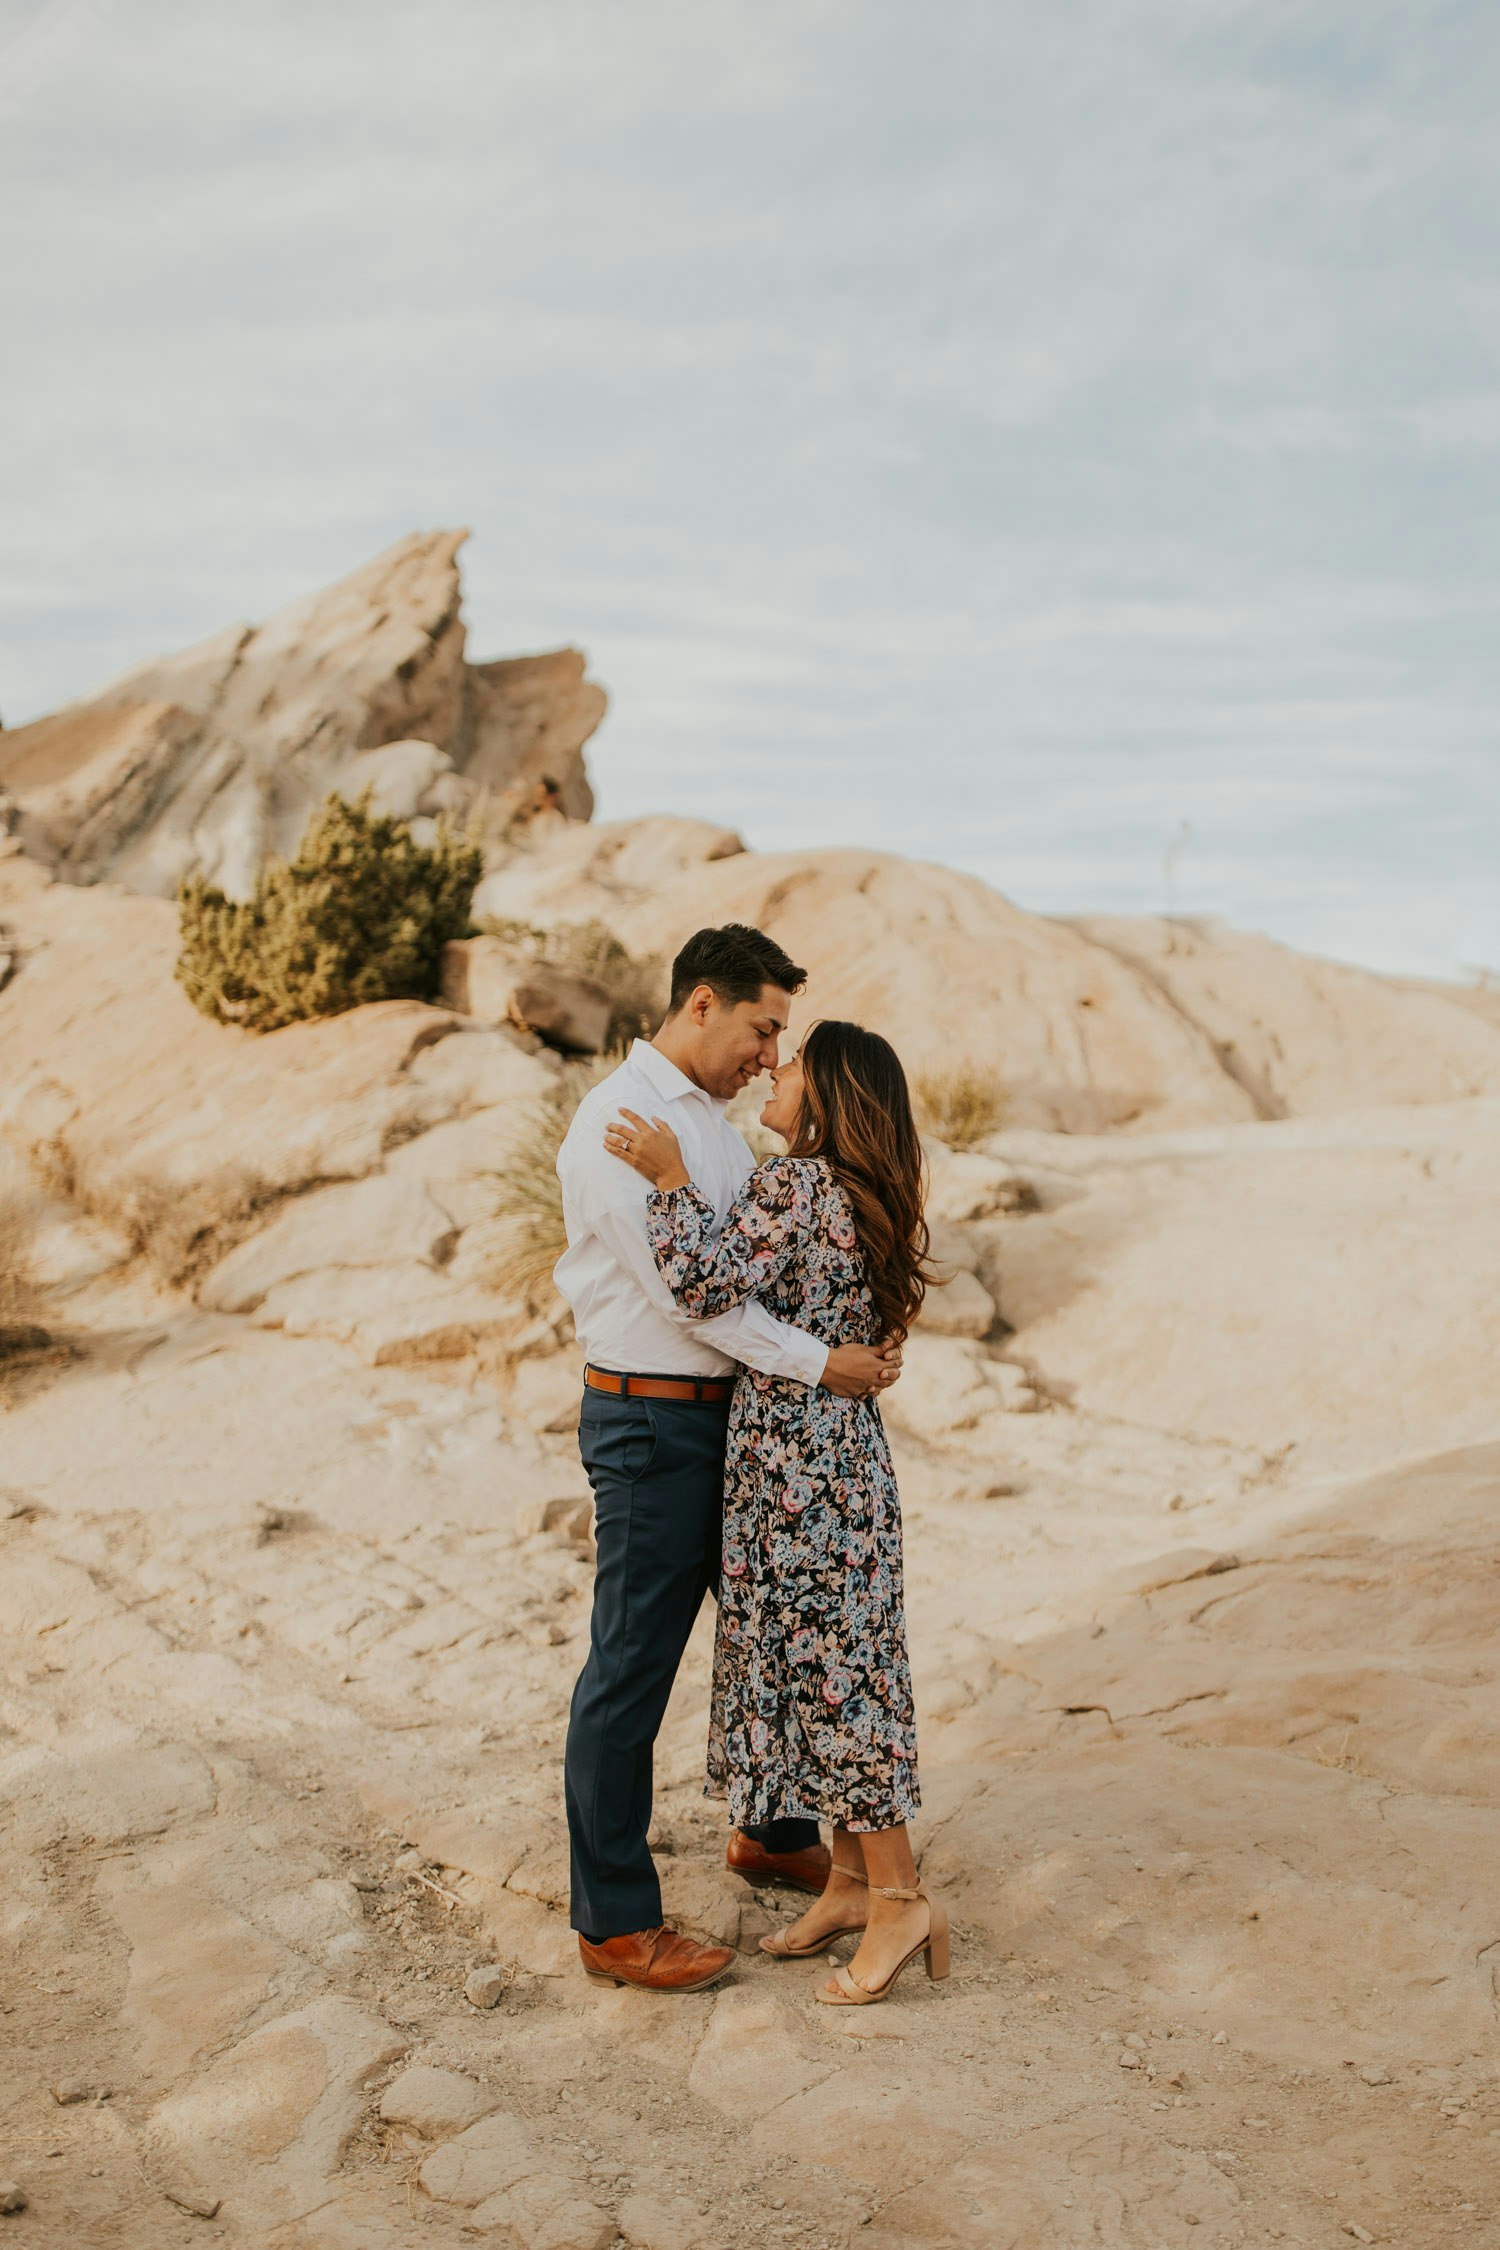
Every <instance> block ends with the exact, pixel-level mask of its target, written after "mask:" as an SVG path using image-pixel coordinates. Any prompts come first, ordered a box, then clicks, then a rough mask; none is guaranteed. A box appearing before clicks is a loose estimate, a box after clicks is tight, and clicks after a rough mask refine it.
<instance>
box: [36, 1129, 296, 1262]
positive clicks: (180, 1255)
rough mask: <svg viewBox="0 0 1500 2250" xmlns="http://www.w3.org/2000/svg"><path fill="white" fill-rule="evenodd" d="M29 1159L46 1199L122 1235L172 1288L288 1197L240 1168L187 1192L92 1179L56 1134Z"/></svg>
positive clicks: (173, 1184) (140, 1179)
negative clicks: (75, 1209) (50, 1197)
mask: <svg viewBox="0 0 1500 2250" xmlns="http://www.w3.org/2000/svg"><path fill="white" fill-rule="evenodd" d="M27 1154H28V1161H29V1163H30V1166H31V1170H32V1172H33V1174H34V1175H35V1177H36V1178H37V1180H38V1181H39V1182H40V1183H41V1185H42V1186H43V1187H45V1188H46V1189H47V1190H48V1192H49V1193H50V1194H53V1195H57V1196H61V1197H63V1198H64V1199H65V1200H66V1201H67V1202H69V1203H73V1204H76V1205H77V1207H78V1209H79V1210H80V1211H83V1212H85V1213H86V1214H87V1216H88V1217H89V1218H91V1219H97V1220H98V1221H99V1222H100V1224H101V1225H103V1226H107V1227H111V1228H113V1230H114V1232H115V1233H116V1234H119V1235H123V1237H124V1239H125V1241H126V1242H127V1243H128V1244H129V1246H130V1249H131V1252H132V1254H133V1255H134V1256H135V1257H138V1258H144V1260H145V1261H146V1263H147V1265H148V1266H150V1268H151V1270H152V1272H153V1273H154V1274H155V1275H156V1277H157V1279H158V1280H159V1281H164V1282H165V1283H166V1285H167V1287H168V1288H169V1289H186V1288H189V1287H190V1286H191V1285H192V1283H194V1282H195V1281H197V1280H198V1279H199V1277H200V1276H201V1275H202V1274H205V1273H207V1272H208V1270H209V1268H210V1267H211V1266H216V1265H217V1264H218V1262H219V1260H220V1259H221V1258H223V1257H226V1256H227V1255H228V1253H229V1252H230V1251H231V1250H232V1249H233V1248H234V1247H235V1244H236V1243H238V1242H243V1240H244V1239H245V1237H246V1235H247V1234H251V1233H253V1232H254V1230H255V1228H256V1227H257V1226H258V1225H260V1224H261V1223H262V1221H263V1220H264V1218H265V1215H266V1212H267V1211H268V1210H269V1209H271V1208H272V1206H274V1205H275V1204H277V1203H281V1202H284V1201H285V1200H286V1197H287V1195H288V1193H289V1192H291V1191H289V1190H287V1189H286V1188H278V1187H273V1186H272V1185H271V1183H270V1182H269V1181H267V1180H264V1179H262V1178H261V1177H260V1176H259V1174H257V1173H255V1172H251V1171H249V1170H248V1169H247V1168H246V1167H245V1166H243V1165H240V1164H224V1165H221V1166H220V1167H219V1169H218V1170H217V1171H215V1172H210V1173H208V1174H207V1175H206V1177H205V1178H203V1179H201V1180H194V1181H191V1182H189V1183H188V1184H187V1185H183V1184H182V1183H181V1182H179V1181H176V1180H165V1179H162V1178H161V1177H159V1176H158V1175H157V1174H155V1173H150V1172H124V1173H115V1174H96V1173H94V1172H92V1171H89V1170H85V1169H82V1168H80V1166H79V1164H78V1162H77V1161H76V1159H75V1158H74V1155H73V1152H72V1150H71V1149H70V1148H69V1146H68V1144H67V1141H66V1140H65V1139H64V1137H63V1135H62V1134H60V1133H58V1134H54V1135H53V1136H52V1138H51V1139H50V1140H45V1141H36V1142H33V1144H32V1146H31V1148H30V1149H29V1151H28V1152H27ZM307 1184H308V1185H309V1186H313V1185H316V1183H315V1182H312V1181H309V1182H308V1183H307Z"/></svg>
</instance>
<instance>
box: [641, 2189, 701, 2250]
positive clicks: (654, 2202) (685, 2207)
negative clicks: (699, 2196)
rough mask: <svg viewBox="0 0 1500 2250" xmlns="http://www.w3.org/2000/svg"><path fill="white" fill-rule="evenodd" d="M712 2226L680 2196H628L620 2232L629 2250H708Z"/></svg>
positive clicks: (694, 2205) (695, 2207) (691, 2204)
mask: <svg viewBox="0 0 1500 2250" xmlns="http://www.w3.org/2000/svg"><path fill="white" fill-rule="evenodd" d="M715 2231H716V2230H715V2226H714V2222H713V2220H712V2219H711V2218H704V2217H703V2215H702V2213H701V2212H700V2211H699V2209H698V2206H697V2205H696V2203H690V2202H688V2200H687V2198H686V2197H685V2196H680V2195H658V2194H645V2195H627V2196H626V2198H625V2201H624V2202H623V2203H622V2204H621V2205H620V2232H621V2234H622V2235H623V2236H624V2238H625V2240H626V2242H627V2243H628V2244H629V2245H630V2250H711V2246H713V2245H714V2244H715Z"/></svg>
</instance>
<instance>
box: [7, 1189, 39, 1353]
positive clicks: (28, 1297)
mask: <svg viewBox="0 0 1500 2250" xmlns="http://www.w3.org/2000/svg"><path fill="white" fill-rule="evenodd" d="M29 1232H30V1229H29V1228H28V1226H27V1223H26V1220H25V1217H24V1215H23V1213H22V1210H21V1208H20V1206H19V1205H18V1204H16V1203H14V1202H12V1201H11V1199H10V1198H9V1197H4V1198H0V1332H3V1331H5V1330H7V1329H14V1330H16V1331H17V1332H19V1331H21V1330H22V1329H24V1328H27V1327H29V1326H31V1325H33V1324H34V1321H35V1316H36V1309H37V1304H38V1301H39V1292H38V1290H37V1286H36V1283H35V1281H34V1279H33V1278H32V1272H31V1260H30V1257H29V1255H28V1249H27V1241H28V1235H29ZM4 1349H5V1345H4V1341H3V1334H0V1352H3V1351H4Z"/></svg>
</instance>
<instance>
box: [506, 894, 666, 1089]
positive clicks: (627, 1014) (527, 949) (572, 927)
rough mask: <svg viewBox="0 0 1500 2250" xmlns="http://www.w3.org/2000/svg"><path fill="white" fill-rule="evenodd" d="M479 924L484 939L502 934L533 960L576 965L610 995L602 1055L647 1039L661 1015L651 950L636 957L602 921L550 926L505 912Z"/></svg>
mask: <svg viewBox="0 0 1500 2250" xmlns="http://www.w3.org/2000/svg"><path fill="white" fill-rule="evenodd" d="M479 926H480V928H481V929H482V930H483V931H484V933H485V935H486V936H487V937H497V938H504V940H505V942H506V944H507V945H515V946H519V947H520V948H521V950H522V952H523V953H529V954H530V955H531V957H532V959H533V960H534V961H546V962H548V963H550V964H551V966H552V967H553V968H557V969H575V970H577V972H578V973H579V975H580V976H586V977H593V978H594V980H595V982H596V983H598V984H602V985H603V986H604V989H605V991H606V992H607V993H608V994H609V996H610V1001H611V1008H610V1018H609V1029H608V1031H607V1032H606V1033H605V1035H604V1045H605V1050H606V1052H607V1053H609V1054H612V1055H618V1054H621V1053H623V1051H624V1050H625V1049H626V1048H627V1047H628V1046H629V1045H630V1042H631V1040H632V1039H649V1038H650V1037H651V1036H652V1034H653V1033H654V1032H656V1031H657V1030H658V1029H659V1028H660V1025H661V1019H662V1017H663V1016H664V1015H665V1014H666V1005H667V994H666V975H665V971H664V969H663V966H662V962H661V960H660V958H659V957H658V956H657V955H656V954H654V953H651V954H644V955H636V954H634V953H632V952H631V951H630V950H629V948H628V947H627V946H624V945H622V944H621V942H620V940H619V939H618V938H617V937H616V936H615V933H614V931H613V930H612V929H610V927H609V925H608V924H607V923H605V922H559V923H558V924H557V925H556V927H555V928H553V929H550V930H541V929H537V928H536V927H535V926H534V925H533V924H532V923H530V922H517V921H512V920H511V919H510V918H509V917H507V916H502V915H498V914H490V915H486V916H485V918H484V920H483V921H482V922H481V923H480V925H479Z"/></svg>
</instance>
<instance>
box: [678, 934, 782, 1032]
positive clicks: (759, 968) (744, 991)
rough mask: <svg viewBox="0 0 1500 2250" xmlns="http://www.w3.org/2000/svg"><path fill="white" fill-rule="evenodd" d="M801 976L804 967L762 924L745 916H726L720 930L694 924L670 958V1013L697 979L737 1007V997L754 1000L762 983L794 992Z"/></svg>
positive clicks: (697, 982)
mask: <svg viewBox="0 0 1500 2250" xmlns="http://www.w3.org/2000/svg"><path fill="white" fill-rule="evenodd" d="M806 982H807V971H806V969H799V968H798V966H797V964H796V962H795V961H792V960H789V959H788V958H787V956H786V954H784V953H783V952H782V950H781V947H780V946H779V945H778V944H777V943H776V940H775V939H774V938H768V937H767V936H766V933H765V931H764V930H752V929H751V928H750V926H749V924H748V923H746V922H726V923H725V924H724V927H723V928H722V929H720V930H695V931H694V932H693V934H692V936H691V937H690V938H689V939H688V941H687V944H686V945H685V946H684V947H683V949H682V951H681V952H680V953H679V954H678V956H677V958H676V960H675V961H674V962H673V963H672V1002H671V1006H670V1007H669V1008H668V1010H667V1013H668V1015H673V1016H675V1015H676V1013H677V1011H678V1009H679V1008H680V1007H682V1006H683V1005H684V1004H685V1003H686V1001H687V1000H688V998H689V996H690V995H691V994H692V993H693V992H694V991H696V989H697V987H698V986H699V985H700V984H706V985H710V986H711V987H712V988H713V995H714V998H715V999H716V1000H722V1001H723V1003H724V1005H725V1007H727V1008H735V1007H738V1005H739V1003H740V1002H741V1001H742V1000H758V999H759V998H760V996H761V992H762V990H763V988H764V987H765V986H766V985H768V984H774V985H776V986H778V987H779V989H780V990H781V991H782V992H800V991H801V990H802V987H803V986H804V985H805V984H806Z"/></svg>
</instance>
